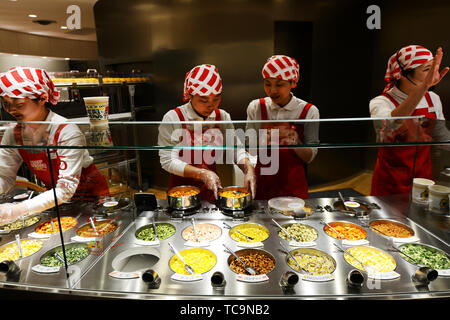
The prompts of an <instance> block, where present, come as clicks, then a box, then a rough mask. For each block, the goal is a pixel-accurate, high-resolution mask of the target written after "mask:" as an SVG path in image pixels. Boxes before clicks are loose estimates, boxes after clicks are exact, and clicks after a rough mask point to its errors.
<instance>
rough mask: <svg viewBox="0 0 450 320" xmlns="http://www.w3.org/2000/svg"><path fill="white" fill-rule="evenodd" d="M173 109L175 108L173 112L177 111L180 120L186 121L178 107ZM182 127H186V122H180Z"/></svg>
mask: <svg viewBox="0 0 450 320" xmlns="http://www.w3.org/2000/svg"><path fill="white" fill-rule="evenodd" d="M174 110H175V112H176V113H177V115H178V119H180V121H181V122H184V121H186V120H185V119H184V116H183V112H181V109H180V108H175V109H174ZM182 127H183V129H186V124H185V123H183V124H182Z"/></svg>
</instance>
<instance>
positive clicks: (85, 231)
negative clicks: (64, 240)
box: [77, 221, 118, 238]
mask: <svg viewBox="0 0 450 320" xmlns="http://www.w3.org/2000/svg"><path fill="white" fill-rule="evenodd" d="M94 225H95V229H97V233H95V231H94V229H92V226H91V225H90V224H86V225H84V226H83V227H81V228H80V229H79V230H78V232H77V234H78V235H79V236H80V237H84V238H91V237H101V236H104V235H105V234H108V233H111V232H113V231H114V230H116V229H117V227H118V225H117V224H116V223H114V222H110V221H97V222H95V223H94Z"/></svg>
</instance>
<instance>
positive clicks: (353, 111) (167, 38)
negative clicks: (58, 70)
mask: <svg viewBox="0 0 450 320" xmlns="http://www.w3.org/2000/svg"><path fill="white" fill-rule="evenodd" d="M371 4H378V5H379V6H380V8H381V30H369V29H368V28H367V27H366V20H367V18H368V17H369V14H367V13H366V9H367V7H368V6H369V5H371ZM94 10H95V19H96V28H97V39H98V47H99V60H100V69H103V70H102V71H103V72H104V71H105V70H117V71H131V70H132V69H133V68H135V67H136V66H138V67H139V69H141V70H142V71H144V72H150V73H151V74H152V77H153V83H154V87H153V90H152V91H151V92H149V93H148V94H149V95H152V102H153V106H154V110H155V112H153V113H152V114H151V115H150V118H151V120H161V119H162V116H163V115H164V113H166V112H167V111H168V110H170V109H172V108H174V107H175V106H178V105H180V104H182V101H181V96H182V88H183V81H184V76H185V74H186V72H188V71H189V70H190V69H191V68H192V67H194V66H195V65H197V64H201V63H210V64H214V65H216V66H217V67H218V69H219V72H220V74H221V76H222V79H223V100H222V101H223V102H222V107H223V108H224V109H226V110H227V111H228V112H230V113H231V116H232V118H233V120H240V119H245V118H246V108H247V106H248V103H249V102H250V101H251V100H253V99H256V98H259V97H262V96H264V91H263V86H262V77H261V68H262V66H263V64H264V63H265V61H266V60H267V58H268V57H269V56H271V55H273V54H287V55H291V56H293V57H295V58H297V60H298V61H299V64H300V82H299V87H298V88H297V89H295V91H294V94H295V95H297V96H298V97H300V98H302V99H304V100H307V101H309V102H311V103H313V104H315V105H316V106H317V107H318V108H319V110H320V114H321V118H355V117H369V116H370V115H369V108H368V103H369V101H370V99H371V98H373V97H374V96H376V95H378V94H380V92H381V91H382V89H383V87H384V80H383V79H384V73H385V70H386V63H387V60H388V58H389V57H390V55H391V54H392V53H394V52H395V51H396V50H397V49H399V48H400V47H402V46H404V45H408V44H422V45H424V46H426V47H428V48H429V49H430V50H432V51H435V50H436V48H437V46H439V45H441V46H442V47H443V49H444V52H446V50H449V49H450V46H449V41H448V31H449V30H450V22H449V19H448V17H449V16H450V5H449V4H448V2H447V1H435V0H431V1H427V2H426V3H424V2H423V1H420V2H419V1H404V0H397V1H361V0H347V1H345V0H344V1H342V0H340V1H337V0H318V1H306V0H305V1H302V0H222V1H209V0H191V1H181V0H179V1H170V0H160V1H158V0H128V1H121V0H100V1H98V2H97V3H96V5H95V8H94ZM443 65H450V60H449V58H448V55H447V56H445V57H444V61H443ZM126 69H129V70H126ZM436 90H437V92H438V93H439V94H440V95H441V98H442V100H443V101H444V102H445V101H449V99H450V80H449V79H445V81H443V82H442V83H441V84H440V85H439V88H437V89H436ZM444 105H445V103H444ZM444 108H445V106H444ZM142 120H149V119H142ZM148 131H149V132H142V136H143V137H145V141H146V143H147V145H148V144H152V143H156V138H157V128H156V127H155V128H153V129H149V130H148ZM337 131H339V134H337ZM149 137H151V141H149ZM320 138H321V141H322V142H324V143H339V142H345V143H351V142H362V141H373V139H374V133H373V126H372V124H371V123H370V122H364V123H363V122H348V123H346V125H345V126H343V125H342V124H337V123H333V122H330V123H324V124H321V127H320ZM375 152H376V150H375V149H371V148H348V149H346V151H345V152H341V151H336V150H333V149H326V148H324V149H321V150H320V151H319V154H318V156H317V158H316V160H315V161H314V162H313V164H311V165H310V166H309V168H308V179H309V181H310V183H311V184H319V183H323V182H327V181H331V180H338V179H342V178H344V177H347V176H350V175H352V174H354V173H356V172H358V171H360V170H363V169H369V170H370V169H372V168H373V165H374V159H375ZM330 158H332V159H333V161H332V162H330ZM157 162H158V157H157V154H156V152H147V153H146V154H145V160H144V170H146V171H147V172H149V173H150V172H151V174H153V175H156V177H155V178H154V179H155V180H158V181H161V180H162V179H161V177H163V176H164V172H155V167H156V164H157Z"/></svg>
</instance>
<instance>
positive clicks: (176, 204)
mask: <svg viewBox="0 0 450 320" xmlns="http://www.w3.org/2000/svg"><path fill="white" fill-rule="evenodd" d="M192 189H194V190H196V191H197V193H196V194H194V195H191V196H172V195H171V193H173V192H176V191H180V192H183V191H187V190H192ZM167 201H168V203H169V208H171V209H174V210H188V209H194V208H197V207H199V206H200V189H199V188H197V187H194V186H178V187H174V188H172V189H170V190H169V191H168V192H167Z"/></svg>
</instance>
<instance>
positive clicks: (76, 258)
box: [41, 246, 89, 267]
mask: <svg viewBox="0 0 450 320" xmlns="http://www.w3.org/2000/svg"><path fill="white" fill-rule="evenodd" d="M56 252H58V254H59V255H60V256H61V257H63V252H62V249H61V248H59V249H57V250H56ZM88 255H89V250H88V249H87V248H86V247H84V246H78V247H71V248H69V249H66V259H67V263H68V264H69V265H71V264H75V263H77V262H80V261H81V260H83V259H84V258H86V257H87V256H88ZM41 265H43V266H46V267H62V266H63V265H64V264H63V262H62V261H61V260H59V259H58V258H56V257H55V256H53V255H49V256H47V257H44V258H42V259H41Z"/></svg>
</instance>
